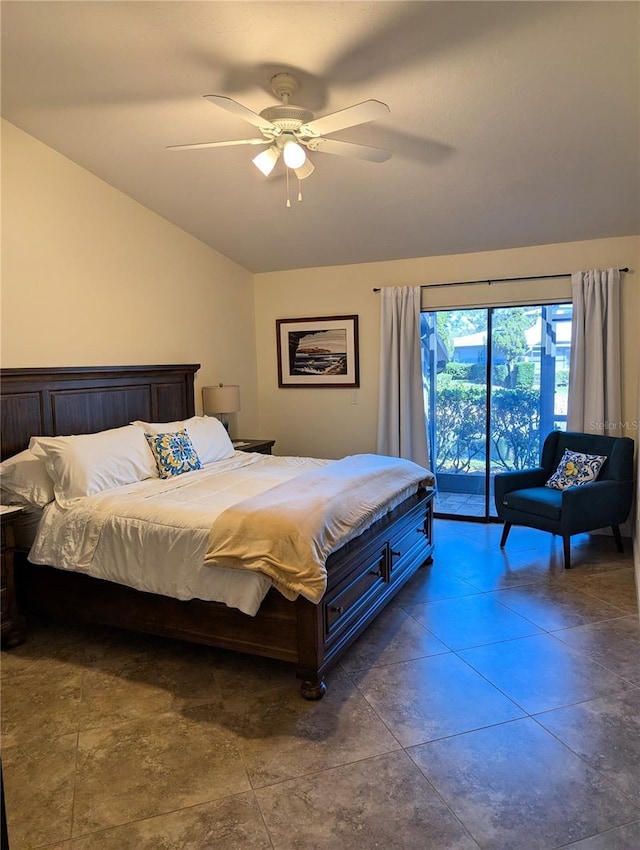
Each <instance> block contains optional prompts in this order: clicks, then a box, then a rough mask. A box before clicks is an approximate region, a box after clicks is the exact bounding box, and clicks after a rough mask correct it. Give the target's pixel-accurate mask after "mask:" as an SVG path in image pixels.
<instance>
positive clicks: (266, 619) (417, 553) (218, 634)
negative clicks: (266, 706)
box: [0, 365, 433, 699]
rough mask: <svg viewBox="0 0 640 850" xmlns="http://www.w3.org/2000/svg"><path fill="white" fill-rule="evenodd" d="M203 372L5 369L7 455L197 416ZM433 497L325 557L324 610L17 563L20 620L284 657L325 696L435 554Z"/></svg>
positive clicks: (189, 368) (410, 502) (1, 374)
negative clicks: (185, 597)
mask: <svg viewBox="0 0 640 850" xmlns="http://www.w3.org/2000/svg"><path fill="white" fill-rule="evenodd" d="M199 368H200V367H199V365H174V366H114V367H104V368H102V367H92V366H91V367H81V368H55V367H54V368H50V369H2V370H1V371H0V379H1V384H0V391H1V407H0V411H1V426H2V457H3V458H6V457H8V456H10V455H12V454H15V453H16V452H18V451H21V450H22V449H24V448H26V447H27V445H28V442H29V438H30V437H31V436H34V435H46V436H55V435H61V434H81V433H92V432H95V431H101V430H104V429H107V428H116V427H119V426H121V425H126V424H127V423H129V422H131V421H132V420H134V419H142V420H145V421H155V422H166V421H171V420H176V419H184V418H187V417H189V416H193V415H194V375H195V373H196V372H197V370H198V369H199ZM432 500H433V491H431V490H421V491H420V492H418V493H416V494H415V495H412V496H411V497H410V498H408V499H407V500H406V501H404V502H403V503H402V504H401V505H399V506H398V507H397V508H395V509H394V510H393V511H391V512H390V513H389V514H387V515H386V516H385V517H383V518H382V519H380V520H378V522H376V523H375V524H374V525H373V526H371V527H370V528H369V529H368V530H367V531H365V532H364V533H363V534H361V535H360V536H359V537H358V538H356V539H354V540H352V541H351V542H349V543H347V544H346V545H345V546H343V547H342V548H341V549H339V550H337V551H336V552H334V553H333V554H332V555H331V556H330V557H329V559H328V561H327V572H328V587H327V591H326V593H325V595H324V597H323V599H322V600H321V602H320V603H318V604H317V605H314V604H312V603H311V602H309V601H308V600H306V599H303V598H302V597H299V598H298V599H297V600H296V601H295V602H289V601H287V600H286V599H285V598H284V597H283V596H282V595H281V594H279V593H278V592H277V591H276V590H274V589H273V588H272V589H271V590H270V591H269V593H268V594H267V596H266V597H265V599H264V601H263V603H262V605H261V607H260V610H259V611H258V613H257V614H256V616H255V617H250V616H248V615H246V614H243V613H242V612H240V611H238V610H237V609H234V608H228V607H227V606H226V605H223V604H221V603H218V602H204V601H201V600H198V599H194V600H191V601H188V602H181V601H178V600H175V599H171V598H169V597H165V596H158V595H154V594H150V593H143V592H140V591H137V590H132V589H130V588H128V587H125V586H123V585H118V584H113V583H111V582H107V581H101V580H99V579H94V578H91V577H89V576H86V575H82V574H80V573H72V572H67V571H64V570H57V569H54V568H52V567H39V566H35V565H33V564H30V563H29V562H28V561H27V559H26V553H23V555H22V557H19V558H18V559H17V567H16V572H17V575H16V578H17V584H18V590H19V598H20V604H21V606H22V613H24V614H26V615H27V617H28V615H29V614H30V613H35V612H38V613H42V614H46V615H50V616H55V617H62V618H65V619H82V620H85V621H91V622H96V623H102V624H105V625H110V626H116V627H121V628H124V629H131V630H134V631H143V632H149V633H152V634H156V635H163V636H167V637H172V638H179V639H182V640H187V641H192V642H195V643H203V644H208V645H211V646H217V647H221V648H225V649H232V650H237V651H240V652H246V653H250V654H254V655H261V656H266V657H268V658H275V659H280V660H283V661H288V662H291V663H293V664H295V665H296V675H297V677H298V678H300V679H302V686H301V692H302V695H303V696H304V697H305V698H307V699H319V698H320V697H321V696H322V695H323V693H324V692H325V690H326V685H325V682H324V674H325V672H326V670H327V669H328V668H329V667H330V666H331V665H332V664H334V663H335V662H336V661H337V659H338V658H339V657H340V655H341V654H342V653H343V652H344V651H345V650H346V649H347V647H348V646H350V645H351V644H352V643H353V641H354V640H355V639H356V638H357V637H358V636H359V635H360V634H361V633H362V632H363V631H364V629H365V628H366V627H367V626H368V625H369V623H370V622H371V621H372V620H373V619H374V617H375V616H376V615H377V614H378V613H379V612H380V611H381V610H382V609H383V608H384V607H385V606H386V605H387V603H388V602H389V601H390V599H391V598H392V597H393V596H394V595H395V593H396V592H397V591H398V590H399V588H400V587H401V586H402V585H403V584H404V583H405V582H406V581H407V579H408V578H409V577H410V576H411V575H412V574H413V573H414V572H415V571H416V570H417V569H418V568H419V567H420V566H421V565H423V564H425V563H426V562H430V561H431V553H432V551H433V541H432V529H433V502H432Z"/></svg>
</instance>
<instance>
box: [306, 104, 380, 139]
mask: <svg viewBox="0 0 640 850" xmlns="http://www.w3.org/2000/svg"><path fill="white" fill-rule="evenodd" d="M390 112H391V110H390V109H389V107H388V106H387V104H386V103H382V101H380V100H364V101H363V102H362V103H356V104H355V105H354V106H347V108H346V109H341V110H340V111H339V112H332V113H331V114H330V115H324V116H323V117H322V118H315V119H314V120H313V121H309V123H308V124H303V125H302V127H300V129H299V130H298V131H297V135H300V136H325V135H327V134H329V133H335V132H337V131H338V130H344V129H346V128H347V127H355V126H356V124H364V123H366V122H367V121H375V120H376V119H377V118H384V116H385V115H388V114H389V113H390Z"/></svg>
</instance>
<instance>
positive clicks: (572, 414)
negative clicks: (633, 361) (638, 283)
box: [567, 269, 622, 437]
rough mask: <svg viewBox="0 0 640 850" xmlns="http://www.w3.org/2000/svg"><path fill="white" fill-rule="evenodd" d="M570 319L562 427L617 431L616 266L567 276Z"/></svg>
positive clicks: (619, 418)
mask: <svg viewBox="0 0 640 850" xmlns="http://www.w3.org/2000/svg"><path fill="white" fill-rule="evenodd" d="M571 288H572V292H573V322H572V328H571V365H570V371H569V400H568V407H569V409H568V417H567V428H568V430H569V431H583V432H585V433H589V434H609V435H610V436H613V437H615V436H620V435H621V434H622V403H621V390H620V385H621V380H620V272H619V271H618V269H593V270H591V271H586V272H576V273H575V274H573V275H572V277H571Z"/></svg>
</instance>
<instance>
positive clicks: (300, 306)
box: [255, 237, 640, 457]
mask: <svg viewBox="0 0 640 850" xmlns="http://www.w3.org/2000/svg"><path fill="white" fill-rule="evenodd" d="M610 266H620V267H624V266H629V268H630V269H631V270H632V273H630V274H626V275H623V276H622V359H623V375H622V380H623V399H622V404H623V419H624V420H628V423H629V427H628V428H627V429H626V433H627V435H628V436H631V437H633V438H634V439H635V440H636V441H638V437H639V434H638V431H637V427H634V425H633V423H634V420H636V419H637V409H638V405H637V394H638V378H637V374H638V355H637V353H636V349H637V344H638V326H639V320H640V286H639V282H638V281H639V278H638V274H639V269H640V237H622V238H614V239H598V240H593V241H590V242H573V243H564V244H558V245H542V246H537V247H534V248H517V249H512V250H506V251H489V252H484V253H478V254H458V255H453V256H442V257H425V258H419V259H412V260H397V261H393V262H386V263H370V264H362V265H352V266H326V267H323V268H313V269H296V270H295V271H287V272H271V273H268V274H260V275H256V277H255V309H256V343H257V352H258V387H259V394H260V435H261V436H264V437H270V438H273V439H275V440H277V444H276V446H275V450H276V451H277V453H278V454H301V455H317V456H321V457H322V456H324V457H340V456H342V455H345V454H351V453H353V452H366V451H374V450H375V444H376V418H377V398H378V371H379V296H378V295H376V294H374V293H373V292H372V289H373V287H378V286H385V285H386V286H389V285H416V284H420V285H422V284H429V283H436V282H446V281H456V280H458V281H462V280H476V279H489V278H503V277H513V276H515V277H521V276H523V275H532V276H536V275H545V274H556V273H559V272H565V271H566V272H572V271H577V270H580V269H589V268H606V267H610ZM570 295H571V286H570V280H569V278H563V279H560V280H555V281H545V282H540V283H538V284H537V285H536V286H533V285H532V284H508V283H504V284H494V285H492V286H487V285H482V286H471V287H457V288H438V289H433V290H431V292H430V291H429V290H428V289H427V290H423V306H425V307H442V306H467V305H478V304H490V303H505V301H508V300H509V299H514V300H515V299H521V298H524V299H529V300H532V301H535V300H537V299H540V300H549V299H550V298H555V297H559V298H567V297H570ZM341 314H345V315H346V314H357V315H358V316H359V325H360V376H361V386H360V390H358V391H357V392H356V398H357V402H358V403H357V404H352V396H353V393H352V391H351V390H348V389H344V390H340V389H317V390H316V389H312V390H309V389H304V390H303V389H279V388H278V380H277V363H276V348H275V320H276V319H278V318H299V317H303V316H331V315H341Z"/></svg>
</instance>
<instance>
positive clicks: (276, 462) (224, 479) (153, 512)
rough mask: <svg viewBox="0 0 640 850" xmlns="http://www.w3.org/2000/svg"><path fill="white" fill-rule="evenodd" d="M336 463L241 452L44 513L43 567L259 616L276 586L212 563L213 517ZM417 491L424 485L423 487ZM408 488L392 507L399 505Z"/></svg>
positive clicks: (37, 546)
mask: <svg viewBox="0 0 640 850" xmlns="http://www.w3.org/2000/svg"><path fill="white" fill-rule="evenodd" d="M332 463H335V461H329V460H321V459H317V458H298V457H273V456H270V455H261V454H250V453H242V452H236V454H235V455H234V456H233V457H232V458H229V459H228V460H222V461H217V462H216V463H212V464H209V465H207V466H205V467H204V468H203V469H201V470H197V471H194V472H189V473H187V474H185V475H180V476H177V477H176V478H171V479H166V480H162V479H148V480H146V481H141V482H138V483H136V484H130V485H127V486H124V487H118V488H115V489H112V490H108V491H104V492H102V493H98V494H96V495H93V496H88V497H85V498H80V499H77V500H76V501H75V503H74V504H73V505H72V506H71V507H67V508H62V507H61V506H59V505H58V504H57V503H56V502H53V503H51V504H50V505H49V506H48V507H47V508H46V509H45V511H44V515H43V518H42V521H41V523H40V527H39V529H38V534H37V536H36V539H35V541H34V543H33V546H32V548H31V551H30V553H29V560H30V561H32V562H33V563H35V564H49V565H51V566H54V567H58V568H60V569H66V570H73V571H76V572H84V573H87V574H88V575H91V576H94V577H97V578H101V579H106V580H108V581H113V582H117V583H119V584H124V585H127V586H129V587H133V588H136V589H138V590H143V591H148V592H151V593H159V594H161V595H165V596H172V597H174V598H176V599H183V600H186V599H193V598H198V599H205V600H212V601H218V602H224V603H225V604H227V605H229V606H231V607H235V608H239V609H240V610H241V611H243V612H244V613H246V614H250V615H254V614H255V613H256V612H257V610H258V608H259V606H260V603H261V602H262V599H263V598H264V596H265V595H266V593H267V591H268V590H269V588H270V586H271V583H272V582H271V579H270V578H269V577H267V576H266V575H264V574H263V573H261V572H253V571H243V570H238V569H228V568H225V567H222V566H215V565H214V566H212V565H210V564H209V565H205V563H204V560H205V553H206V551H207V545H208V542H209V537H210V533H211V530H212V526H213V524H214V521H215V520H216V518H217V517H218V516H220V514H222V513H223V512H225V511H227V509H229V508H230V507H232V506H234V505H237V504H238V503H240V502H243V501H245V500H247V501H249V503H251V498H252V497H256V496H258V495H259V494H262V493H265V492H266V491H268V490H270V489H271V488H273V487H276V486H277V485H281V484H283V483H285V482H287V481H290V480H291V479H293V478H295V477H296V476H299V475H301V474H303V473H309V472H311V471H312V470H318V469H320V468H322V467H324V466H327V465H328V464H332ZM414 489H415V487H414ZM404 496H405V493H404V491H403V492H402V493H399V494H396V498H394V499H393V501H392V502H391V503H389V505H388V506H387V507H386V509H387V510H388V509H391V508H392V507H393V506H394V505H395V504H397V503H398V502H399V501H400V500H401V499H402V498H404Z"/></svg>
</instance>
